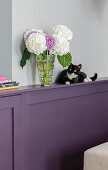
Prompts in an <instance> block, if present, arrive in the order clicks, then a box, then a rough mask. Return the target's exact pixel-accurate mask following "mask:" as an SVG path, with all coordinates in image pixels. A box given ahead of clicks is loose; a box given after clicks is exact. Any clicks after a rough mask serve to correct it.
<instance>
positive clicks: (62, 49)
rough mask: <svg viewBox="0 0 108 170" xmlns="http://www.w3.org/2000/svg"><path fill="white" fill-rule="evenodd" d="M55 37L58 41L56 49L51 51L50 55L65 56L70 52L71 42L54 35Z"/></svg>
mask: <svg viewBox="0 0 108 170" xmlns="http://www.w3.org/2000/svg"><path fill="white" fill-rule="evenodd" d="M53 37H54V38H55V40H56V44H55V47H54V48H53V50H51V51H50V54H54V55H64V54H67V53H68V52H69V41H68V40H67V39H66V38H64V37H63V36H60V35H58V36H57V35H55V34H53Z"/></svg>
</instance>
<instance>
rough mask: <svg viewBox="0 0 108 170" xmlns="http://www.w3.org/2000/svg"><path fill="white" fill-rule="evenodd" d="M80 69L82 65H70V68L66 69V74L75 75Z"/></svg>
mask: <svg viewBox="0 0 108 170" xmlns="http://www.w3.org/2000/svg"><path fill="white" fill-rule="evenodd" d="M81 68H82V64H79V65H73V64H70V66H69V67H68V73H69V74H72V73H74V74H77V73H78V72H79V71H80V70H81Z"/></svg>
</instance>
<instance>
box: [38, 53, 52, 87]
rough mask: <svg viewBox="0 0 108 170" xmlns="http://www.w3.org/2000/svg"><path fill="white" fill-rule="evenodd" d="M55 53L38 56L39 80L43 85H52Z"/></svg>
mask: <svg viewBox="0 0 108 170" xmlns="http://www.w3.org/2000/svg"><path fill="white" fill-rule="evenodd" d="M54 62H55V56H54V55H46V56H44V57H42V58H38V57H37V58H36V64H37V69H38V74H39V80H40V82H41V85H42V86H50V85H51V82H52V77H53V70H54Z"/></svg>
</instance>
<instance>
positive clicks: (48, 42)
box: [46, 35, 56, 51]
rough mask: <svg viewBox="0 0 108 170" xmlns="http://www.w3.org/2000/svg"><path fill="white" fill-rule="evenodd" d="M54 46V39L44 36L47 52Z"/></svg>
mask: <svg viewBox="0 0 108 170" xmlns="http://www.w3.org/2000/svg"><path fill="white" fill-rule="evenodd" d="M55 44H56V41H55V38H54V37H53V36H51V35H46V45H47V50H48V51H50V50H52V49H53V48H54V46H55Z"/></svg>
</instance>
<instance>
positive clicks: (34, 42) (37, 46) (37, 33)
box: [24, 30, 47, 55]
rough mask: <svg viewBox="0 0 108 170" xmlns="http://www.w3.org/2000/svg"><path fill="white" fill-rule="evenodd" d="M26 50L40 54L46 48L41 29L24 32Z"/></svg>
mask: <svg viewBox="0 0 108 170" xmlns="http://www.w3.org/2000/svg"><path fill="white" fill-rule="evenodd" d="M24 40H25V45H26V48H27V50H28V51H29V52H30V53H34V54H36V55H39V54H42V53H43V52H44V51H45V50H47V46H46V37H45V34H44V33H43V31H42V30H31V31H27V32H26V33H25V34H24Z"/></svg>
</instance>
